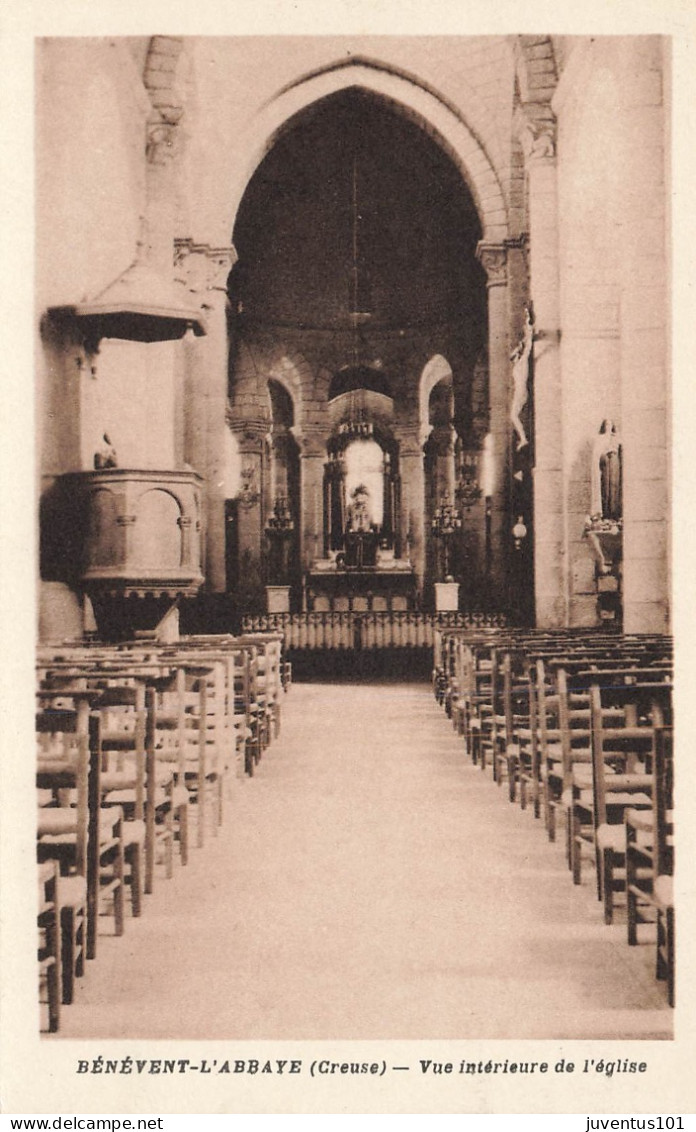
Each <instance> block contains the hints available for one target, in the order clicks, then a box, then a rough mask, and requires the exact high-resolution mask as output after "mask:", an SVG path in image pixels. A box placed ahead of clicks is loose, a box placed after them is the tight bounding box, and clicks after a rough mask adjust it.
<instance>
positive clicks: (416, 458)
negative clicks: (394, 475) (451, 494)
mask: <svg viewBox="0 0 696 1132" xmlns="http://www.w3.org/2000/svg"><path fill="white" fill-rule="evenodd" d="M429 431H430V430H429V429H426V430H425V435H423V432H422V431H421V429H420V428H419V427H418V426H417V425H416V426H413V427H402V428H399V429H395V430H394V432H395V435H396V439H397V440H398V442H399V469H400V472H401V532H402V538H401V544H402V553H403V554H404V555H406V554H408V555H409V556H410V559H411V564H412V565H413V570H414V573H415V575H416V583H417V586H418V592H419V593H420V594H421V595H422V593H423V578H424V575H425V468H424V463H423V444H424V443H425V441H426V440H427V434H428V433H429Z"/></svg>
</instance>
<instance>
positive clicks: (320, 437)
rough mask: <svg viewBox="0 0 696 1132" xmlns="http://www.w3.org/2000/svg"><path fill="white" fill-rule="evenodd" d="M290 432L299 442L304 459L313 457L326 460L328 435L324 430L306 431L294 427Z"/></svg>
mask: <svg viewBox="0 0 696 1132" xmlns="http://www.w3.org/2000/svg"><path fill="white" fill-rule="evenodd" d="M290 432H291V433H292V435H293V436H294V437H295V440H296V441H297V445H298V447H299V449H300V457H301V458H302V459H305V458H311V457H314V458H317V457H321V459H322V460H324V459H326V433H325V431H324V430H323V429H321V430H319V429H317V430H314V429H306V428H301V427H300V426H299V425H293V426H292V428H291V429H290Z"/></svg>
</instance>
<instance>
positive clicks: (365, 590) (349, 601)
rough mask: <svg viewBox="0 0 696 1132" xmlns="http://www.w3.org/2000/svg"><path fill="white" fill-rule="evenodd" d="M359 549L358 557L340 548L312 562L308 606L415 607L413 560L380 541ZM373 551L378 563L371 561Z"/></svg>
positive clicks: (335, 609) (313, 608)
mask: <svg viewBox="0 0 696 1132" xmlns="http://www.w3.org/2000/svg"><path fill="white" fill-rule="evenodd" d="M355 549H356V554H355V557H354V558H352V556H351V558H350V559H349V554H348V553H347V552H346V553H345V554H343V553H341V552H339V553H338V554H334V555H332V556H330V557H329V558H319V559H316V560H315V561H314V562H313V563H312V568H311V570H310V571H309V573H308V575H307V580H306V593H307V609H308V610H310V611H314V612H317V613H321V612H325V613H329V612H331V613H333V612H340V611H342V610H356V611H360V610H383V611H388V612H392V611H396V610H407V609H413V608H414V604H415V593H416V578H415V574H414V572H413V567H412V566H411V562H410V560H409V559H408V558H395V557H394V554H393V552H390V551H386V552H385V551H382V550H380V548H379V546H378V545H376V544H375V546H374V548H370V547H368V548H366V547H365V546H364V545H360V546H357V547H356V548H355ZM366 549H368V554H365V550H366ZM347 550H348V547H347V548H346V551H347ZM371 553H373V554H374V565H368V559H369V555H370V554H371ZM350 560H352V563H353V564H349V561H350Z"/></svg>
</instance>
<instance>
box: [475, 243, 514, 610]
mask: <svg viewBox="0 0 696 1132" xmlns="http://www.w3.org/2000/svg"><path fill="white" fill-rule="evenodd" d="M476 254H477V256H478V258H479V260H480V262H481V266H482V267H483V269H484V271H485V272H486V277H487V286H488V374H489V378H488V388H489V401H490V424H489V428H490V436H491V454H492V458H493V468H494V476H493V491H492V494H491V496H490V523H491V559H490V574H489V585H490V589H491V594H490V601H491V604H492V606H493V607H496V606H497V607H499V608H502V607H503V606H504V605H505V603H506V563H505V559H506V555H507V552H508V548H509V543H510V532H509V527H510V517H509V508H508V484H507V480H508V446H509V438H510V418H509V399H510V398H509V390H510V336H509V310H508V272H507V248H506V246H505V244H503V243H491V242H490V241H486V240H481V241H480V243H479V245H478V248H477V249H476Z"/></svg>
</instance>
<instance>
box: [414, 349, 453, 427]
mask: <svg viewBox="0 0 696 1132" xmlns="http://www.w3.org/2000/svg"><path fill="white" fill-rule="evenodd" d="M448 378H449V379H450V380H452V367H451V365H450V364H449V362H448V361H447V358H445V357H443V356H442V354H433V356H432V358H430V359H429V360H428V361H427V362H426V363H425V365H424V366H423V372H422V373H421V376H420V382H419V386H418V408H419V423H420V430H421V443H423V444H424V443H425V441H426V440H427V439H428V436H429V435H430V432H431V428H430V394H431V393H432V391H433V389H434V388H435V386H436V385H438V384H439V382H441V381H445V380H447V379H448Z"/></svg>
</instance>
